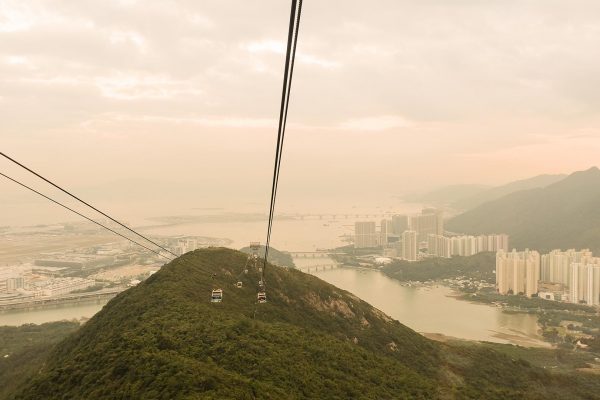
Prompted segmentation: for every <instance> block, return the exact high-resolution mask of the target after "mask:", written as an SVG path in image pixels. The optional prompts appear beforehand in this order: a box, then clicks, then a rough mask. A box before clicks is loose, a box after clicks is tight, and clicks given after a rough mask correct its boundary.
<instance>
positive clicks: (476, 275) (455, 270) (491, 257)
mask: <svg viewBox="0 0 600 400" xmlns="http://www.w3.org/2000/svg"><path fill="white" fill-rule="evenodd" d="M495 269H496V256H495V254H494V253H479V254H475V255H474V256H470V257H459V256H457V257H452V258H427V259H424V260H422V261H418V262H408V261H394V262H392V263H390V264H388V265H386V266H385V267H383V268H382V271H383V272H384V273H385V274H386V275H388V276H390V277H391V278H394V279H398V280H400V281H419V282H426V281H431V280H433V281H435V280H441V279H452V278H458V277H465V278H468V279H472V280H477V281H486V282H488V283H494V282H495V275H494V271H495Z"/></svg>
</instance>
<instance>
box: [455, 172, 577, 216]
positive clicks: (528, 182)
mask: <svg viewBox="0 0 600 400" xmlns="http://www.w3.org/2000/svg"><path fill="white" fill-rule="evenodd" d="M566 177H567V175H538V176H534V177H533V178H529V179H522V180H519V181H515V182H511V183H507V184H506V185H502V186H496V187H492V188H489V189H486V190H483V191H480V192H479V193H474V194H473V195H471V196H465V197H463V198H461V199H458V200H456V201H454V202H452V206H453V208H456V209H458V210H470V209H472V208H475V207H477V206H479V205H481V204H483V203H487V202H489V201H493V200H496V199H499V198H501V197H503V196H506V195H508V194H511V193H514V192H518V191H521V190H527V189H536V188H543V187H546V186H549V185H552V184H553V183H556V182H559V181H561V180H563V179H565V178H566Z"/></svg>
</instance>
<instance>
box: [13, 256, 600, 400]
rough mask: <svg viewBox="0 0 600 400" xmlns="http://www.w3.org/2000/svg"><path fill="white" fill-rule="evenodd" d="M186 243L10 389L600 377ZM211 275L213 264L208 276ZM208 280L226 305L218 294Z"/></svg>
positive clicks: (280, 392) (577, 387) (508, 386)
mask: <svg viewBox="0 0 600 400" xmlns="http://www.w3.org/2000/svg"><path fill="white" fill-rule="evenodd" d="M245 259H246V255H245V254H243V253H240V252H237V251H233V250H227V249H222V248H210V249H203V250H197V251H195V252H192V253H188V254H186V255H185V256H183V257H180V258H179V259H177V260H175V261H173V262H171V263H169V264H167V265H166V266H164V267H163V268H162V269H161V270H160V271H159V272H158V273H156V274H154V275H153V276H152V277H150V278H149V279H148V280H146V281H145V282H143V283H142V284H140V285H138V286H137V287H135V288H131V289H129V290H127V291H126V292H123V293H121V294H120V295H119V296H117V297H116V298H114V299H113V300H111V301H110V302H109V303H108V305H107V306H105V307H104V309H103V310H102V311H101V312H99V313H98V314H97V315H96V316H94V317H93V318H92V319H91V320H90V321H89V322H87V323H86V324H85V325H84V326H83V327H82V328H80V329H79V330H78V331H77V332H75V333H74V334H72V335H70V336H69V337H68V338H67V339H65V340H64V341H62V342H61V343H60V344H58V345H57V346H56V347H55V348H54V349H53V350H52V351H51V352H50V354H49V356H48V357H47V359H46V362H45V364H44V365H43V366H42V367H41V368H39V369H38V370H37V372H35V373H34V374H32V375H31V376H30V377H28V379H27V383H26V384H24V385H22V386H21V387H20V389H19V392H18V393H17V394H15V395H14V396H10V397H9V398H16V399H36V400H37V399H509V398H511V399H583V398H586V399H592V398H598V395H597V393H599V392H598V390H599V389H600V387H599V386H598V382H597V381H592V380H589V379H585V378H582V377H577V376H567V375H559V374H551V373H549V372H546V371H544V370H543V369H541V368H538V367H534V366H532V365H530V364H529V363H527V362H525V361H522V360H518V359H511V358H510V357H509V356H506V355H503V354H501V353H498V352H495V351H493V350H490V349H487V348H483V347H481V348H479V347H476V346H473V347H469V346H460V347H458V346H457V347H451V346H448V345H444V344H440V343H436V342H432V341H430V340H427V339H425V338H424V337H422V336H421V335H419V334H417V333H415V332H414V331H412V330H411V329H409V328H407V327H405V326H403V325H401V324H400V323H399V322H397V321H393V320H392V319H390V318H389V317H387V316H386V315H384V314H383V313H382V312H380V311H379V310H377V309H375V308H373V307H371V306H370V305H368V304H367V303H365V302H364V301H361V300H360V299H358V298H356V297H355V296H353V295H351V294H349V293H347V292H345V291H343V290H340V289H337V288H335V287H334V286H332V285H329V284H327V283H325V282H323V281H321V280H319V279H317V278H315V277H313V276H310V275H307V274H303V273H301V272H299V271H296V270H294V269H286V268H280V267H275V266H269V267H268V268H267V271H266V282H267V288H268V291H267V293H268V302H267V303H265V304H256V302H255V298H256V292H257V281H258V278H259V277H258V273H257V271H251V272H250V273H249V274H247V275H243V277H244V278H243V279H244V286H243V288H241V289H238V288H236V287H235V282H236V281H237V280H238V277H239V276H240V273H241V272H242V268H243V265H244V262H245ZM213 274H214V276H212V275H213ZM214 287H220V288H222V289H223V290H224V295H223V302H222V303H216V304H215V303H210V302H209V298H210V292H211V290H212V289H213V288H214Z"/></svg>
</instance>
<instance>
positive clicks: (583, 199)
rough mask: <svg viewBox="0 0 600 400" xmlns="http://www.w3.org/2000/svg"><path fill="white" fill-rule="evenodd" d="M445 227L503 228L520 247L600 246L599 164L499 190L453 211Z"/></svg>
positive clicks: (467, 230) (464, 229) (460, 229)
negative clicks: (461, 210)
mask: <svg viewBox="0 0 600 400" xmlns="http://www.w3.org/2000/svg"><path fill="white" fill-rule="evenodd" d="M538 178H540V177H537V178H536V179H538ZM544 179H545V181H546V182H548V181H552V179H553V178H544ZM544 179H541V181H544ZM538 181H539V180H538ZM515 186H517V187H518V186H519V185H518V182H516V183H515V184H513V187H515ZM525 186H527V184H526V185H525ZM480 199H481V197H480ZM446 229H448V230H449V231H452V232H461V233H468V234H481V233H507V234H509V235H510V245H511V247H516V248H520V249H521V248H525V247H529V248H532V249H536V250H540V251H548V250H551V249H554V248H562V249H566V248H590V249H592V250H594V251H596V252H600V170H599V169H598V168H596V167H593V168H590V169H588V170H586V171H579V172H575V173H573V174H571V175H569V176H568V177H566V178H564V179H561V180H559V181H558V182H555V183H552V184H550V185H548V186H546V187H541V188H535V189H528V190H520V191H516V192H513V193H510V194H507V195H504V196H501V197H499V198H497V199H494V200H492V201H488V202H486V203H484V204H481V205H479V206H477V207H475V208H473V209H471V210H468V211H466V212H465V213H463V214H461V215H458V216H457V217H454V218H453V219H451V220H450V221H448V222H447V224H446Z"/></svg>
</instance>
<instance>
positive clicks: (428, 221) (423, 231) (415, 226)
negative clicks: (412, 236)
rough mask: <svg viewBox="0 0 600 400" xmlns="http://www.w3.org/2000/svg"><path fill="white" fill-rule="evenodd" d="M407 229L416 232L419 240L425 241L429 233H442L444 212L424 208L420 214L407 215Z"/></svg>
mask: <svg viewBox="0 0 600 400" xmlns="http://www.w3.org/2000/svg"><path fill="white" fill-rule="evenodd" d="M408 225H409V229H410V230H412V231H415V232H417V240H418V241H419V242H425V241H427V238H428V236H429V235H440V236H442V235H444V213H443V211H442V210H438V209H435V208H425V209H424V210H423V211H422V212H421V214H419V215H414V216H411V217H409V223H408Z"/></svg>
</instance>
